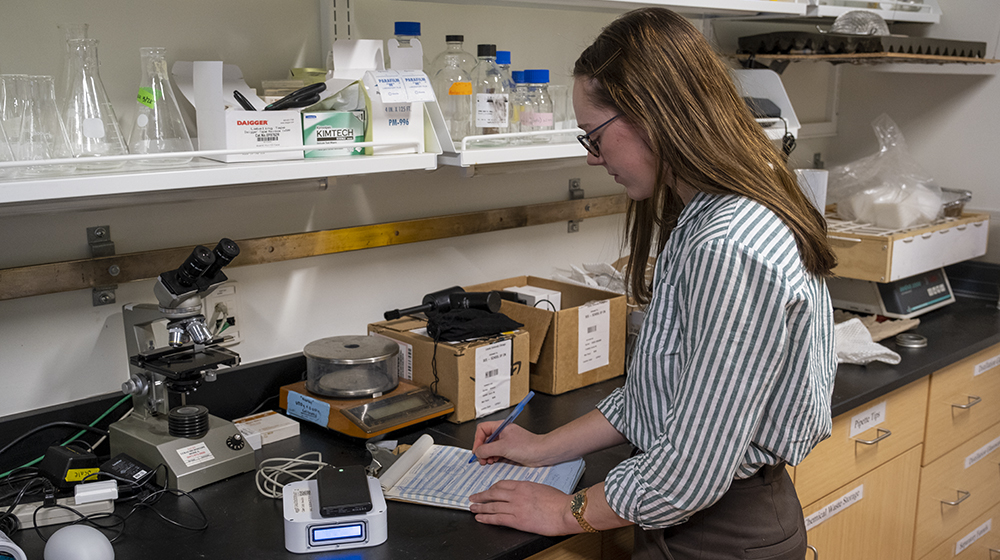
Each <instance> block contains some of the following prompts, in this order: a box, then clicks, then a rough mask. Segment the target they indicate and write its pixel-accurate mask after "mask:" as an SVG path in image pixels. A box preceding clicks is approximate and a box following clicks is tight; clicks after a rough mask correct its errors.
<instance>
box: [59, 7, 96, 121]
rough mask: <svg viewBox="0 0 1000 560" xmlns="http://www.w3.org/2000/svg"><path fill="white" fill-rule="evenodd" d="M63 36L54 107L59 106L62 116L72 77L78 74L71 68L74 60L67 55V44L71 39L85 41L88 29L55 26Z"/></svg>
mask: <svg viewBox="0 0 1000 560" xmlns="http://www.w3.org/2000/svg"><path fill="white" fill-rule="evenodd" d="M56 27H57V28H58V29H59V31H62V34H63V39H64V40H63V65H62V71H61V72H60V73H59V81H58V82H56V105H58V106H59V114H64V113H63V111H65V109H66V101H67V100H69V94H70V90H71V89H72V87H73V81H72V77H73V76H75V75H76V73H77V72H78V70H77V69H75V68H73V64H71V63H73V62H76V59H75V58H73V57H71V56H70V55H69V42H70V41H72V40H73V39H86V38H87V29H88V28H89V27H90V26H89V25H87V24H86V23H60V24H59V25H57V26H56Z"/></svg>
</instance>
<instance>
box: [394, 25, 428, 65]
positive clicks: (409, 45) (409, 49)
mask: <svg viewBox="0 0 1000 560" xmlns="http://www.w3.org/2000/svg"><path fill="white" fill-rule="evenodd" d="M394 30H395V34H396V37H395V38H393V39H389V41H388V48H386V56H385V62H386V64H385V66H386V68H392V69H393V70H423V69H424V67H425V66H427V62H426V61H425V60H424V50H423V47H422V46H421V45H420V22H419V21H397V22H396V23H395V27H394Z"/></svg>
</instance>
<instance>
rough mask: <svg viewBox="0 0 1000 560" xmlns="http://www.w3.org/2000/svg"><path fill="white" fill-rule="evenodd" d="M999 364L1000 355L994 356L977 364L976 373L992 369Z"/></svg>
mask: <svg viewBox="0 0 1000 560" xmlns="http://www.w3.org/2000/svg"><path fill="white" fill-rule="evenodd" d="M997 366H1000V356H993V357H992V358H990V359H988V360H986V361H985V362H980V363H978V364H976V371H975V373H974V375H979V374H982V373H986V372H987V371H990V370H991V369H993V368H995V367H997Z"/></svg>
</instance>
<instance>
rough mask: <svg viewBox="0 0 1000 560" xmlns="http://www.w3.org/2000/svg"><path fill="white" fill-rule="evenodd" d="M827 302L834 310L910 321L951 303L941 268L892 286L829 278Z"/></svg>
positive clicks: (949, 287) (948, 285)
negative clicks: (829, 299)
mask: <svg viewBox="0 0 1000 560" xmlns="http://www.w3.org/2000/svg"><path fill="white" fill-rule="evenodd" d="M826 285H827V288H828V289H829V290H830V298H831V299H832V300H833V306H834V307H835V308H837V309H844V310H847V311H857V312H859V313H867V314H872V315H882V316H883V317H889V318H890V319H910V318H912V317H916V316H918V315H922V314H924V313H927V312H928V311H931V310H934V309H938V308H939V307H943V306H945V305H948V304H950V303H954V302H955V294H954V293H952V291H951V284H950V283H949V282H948V276H947V275H946V274H945V272H944V269H943V268H937V269H934V270H930V271H928V272H924V273H922V274H916V275H914V276H910V277H908V278H901V279H899V280H895V281H892V282H884V283H883V282H871V281H869V280H854V279H851V278H829V279H827V282H826Z"/></svg>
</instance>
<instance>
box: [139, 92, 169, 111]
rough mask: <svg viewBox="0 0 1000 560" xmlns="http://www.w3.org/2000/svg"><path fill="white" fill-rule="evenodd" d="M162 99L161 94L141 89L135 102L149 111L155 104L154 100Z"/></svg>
mask: <svg viewBox="0 0 1000 560" xmlns="http://www.w3.org/2000/svg"><path fill="white" fill-rule="evenodd" d="M157 99H160V100H162V99H163V92H162V91H157V90H154V89H153V88H148V87H141V88H139V95H138V96H136V101H138V102H139V103H142V104H143V105H145V106H146V107H149V108H150V109H152V108H153V105H155V104H156V100H157Z"/></svg>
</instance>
